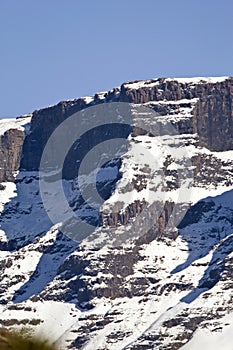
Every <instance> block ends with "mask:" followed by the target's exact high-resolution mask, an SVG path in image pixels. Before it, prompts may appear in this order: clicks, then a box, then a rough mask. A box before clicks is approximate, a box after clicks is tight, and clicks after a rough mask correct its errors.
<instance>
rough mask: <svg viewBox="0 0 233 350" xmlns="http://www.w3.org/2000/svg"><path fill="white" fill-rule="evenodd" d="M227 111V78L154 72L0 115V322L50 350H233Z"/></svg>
mask: <svg viewBox="0 0 233 350" xmlns="http://www.w3.org/2000/svg"><path fill="white" fill-rule="evenodd" d="M106 111H107V112H106ZM126 111H127V113H126ZM129 111H130V122H129V119H127V117H128V116H129ZM232 111H233V78H228V77H220V78H183V79H181V78H179V79H175V78H174V79H165V78H161V79H154V80H149V81H135V82H128V83H125V84H123V85H122V86H121V87H120V88H115V89H113V90H111V91H109V92H106V93H99V94H96V95H95V96H93V97H85V98H79V99H75V100H71V101H64V102H60V103H59V104H58V105H56V106H51V107H48V108H45V109H42V110H39V111H35V112H33V113H32V114H30V115H27V116H22V117H19V118H17V119H15V120H13V119H9V120H0V142H1V148H0V164H1V168H0V181H1V184H0V203H1V217H0V221H1V228H0V265H1V276H0V279H1V285H0V298H1V303H0V324H1V327H7V328H12V327H16V328H21V327H30V328H31V329H32V330H33V331H34V332H36V333H39V334H44V335H46V336H47V337H49V338H50V339H52V340H53V341H54V342H56V343H57V344H58V346H59V348H61V349H86V350H87V349H90V350H103V349H109V350H120V349H122V350H123V349H134V350H141V349H148V350H149V349H161V350H162V349H163V350H176V349H184V350H186V349H191V350H195V349H202V348H204V347H205V348H206V349H219V348H223V349H224V350H232V341H231V334H232V331H233V306H232V300H233V299H232V288H233V252H232V250H233V200H232V194H233V181H232V173H233V167H232V165H233V112H232ZM98 113H99V114H98ZM104 113H105V114H106V115H105V116H104V117H103V115H104ZM110 113H112V114H111V116H110ZM124 113H125V114H124ZM98 115H101V118H103V119H102V123H99V124H95V123H97V122H96V120H97V119H98ZM71 116H74V120H75V124H73V125H74V127H73V128H72V130H71V128H67V129H61V131H62V130H63V132H61V133H60V134H59V135H60V140H59V142H58V144H56V142H55V141H53V139H52V142H50V141H51V138H52V137H53V135H54V132H55V131H56V130H58V131H59V127H60V126H62V125H64V123H65V122H66V121H69V118H70V117H71ZM103 121H104V123H103ZM92 123H94V125H95V128H93V130H91V128H90V126H92ZM89 124H90V125H89ZM87 126H88V128H87ZM82 128H83V129H82ZM85 128H86V129H85ZM87 129H88V132H86V133H84V134H83V135H82V137H80V139H77V140H76V141H75V142H71V140H72V135H73V133H75V132H76V131H77V135H78V133H79V131H80V130H87ZM64 130H65V131H64ZM75 135H76V134H75ZM120 137H122V138H124V140H125V143H124V144H123V145H121V146H122V147H119V145H118V144H117V146H116V148H117V149H118V148H121V152H120V153H117V152H116V153H115V157H112V159H111V160H110V159H109V158H108V156H107V153H108V152H109V151H110V144H111V146H112V143H111V142H110V141H109V140H111V139H116V138H120ZM49 142H50V143H51V145H50V146H51V149H50V150H51V153H49V157H47V158H45V159H46V162H45V163H46V164H49V165H50V168H49V171H47V173H46V172H45V174H44V173H42V172H41V159H43V157H44V153H43V152H44V150H45V149H46V147H48V144H49ZM54 142H55V143H54ZM66 142H67V145H68V144H69V142H71V149H70V150H69V152H68V153H67V155H66V157H65V159H64V168H63V169H62V170H61V169H59V167H57V163H56V160H57V159H59V155H60V154H61V153H62V148H63V147H64V145H66ZM109 142H110V143H109ZM59 143H61V148H59ZM99 144H102V146H103V147H102V148H100V150H99V153H97V154H98V156H99V155H100V156H99V158H101V159H99V160H100V164H101V166H99V165H98V167H99V168H98V167H97V165H96V164H95V162H94V154H95V153H91V151H92V149H94V151H96V150H97V148H96V147H97V146H98V145H99ZM55 146H57V147H58V148H59V149H58V148H57V147H55ZM94 151H93V152H94ZM107 151H108V152H107ZM96 152H97V151H96ZM88 154H90V157H89V158H90V159H91V161H90V160H89V163H88V165H89V164H90V163H93V164H91V165H92V168H91V169H89V168H88V169H86V172H83V173H80V172H81V170H82V167H81V164H82V163H84V162H85V160H86V159H87V158H86V156H88ZM113 154H114V152H113ZM96 167H97V168H98V171H95V168H96ZM59 174H60V175H59ZM59 176H61V177H62V187H63V189H64V193H65V195H66V198H67V203H68V206H66V205H65V204H64V203H62V205H61V201H60V193H59V186H58V179H59ZM41 181H43V183H45V185H46V191H45V187H43V186H44V185H43V184H42V183H41ZM92 193H97V194H99V196H100V197H101V198H102V201H101V203H100V204H99V205H97V206H96V200H97V201H98V199H99V197H98V196H97V197H95V196H93V197H92V196H90V194H92ZM63 204H64V205H63ZM69 210H71V211H72V212H73V213H75V215H76V216H77V217H79V218H80V219H81V220H80V222H83V223H86V224H88V227H89V228H90V227H91V231H88V233H87V232H86V231H85V228H84V226H82V225H80V226H78V225H73V221H72V220H70V217H69V216H68V215H67V212H69ZM74 238H75V239H74Z"/></svg>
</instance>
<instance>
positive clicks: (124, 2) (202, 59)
mask: <svg viewBox="0 0 233 350" xmlns="http://www.w3.org/2000/svg"><path fill="white" fill-rule="evenodd" d="M232 16H233V1H232V0H118V1H115V0H39V1H37V0H0V44H1V46H0V50H1V52H0V96H1V103H0V117H1V118H3V117H13V116H18V115H21V114H25V113H28V112H31V111H33V110H35V109H39V108H42V107H45V106H47V105H50V104H54V103H57V102H59V101H60V100H65V99H69V98H75V97H81V96H86V95H91V94H94V93H95V92H97V91H104V90H109V89H111V88H113V87H114V86H119V85H120V84H121V83H123V82H124V81H128V80H136V79H151V78H155V77H165V76H170V77H172V76H173V77H175V76H176V77H178V76H180V77H190V76H219V75H233V19H232Z"/></svg>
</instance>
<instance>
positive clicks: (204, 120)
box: [21, 78, 233, 170]
mask: <svg viewBox="0 0 233 350" xmlns="http://www.w3.org/2000/svg"><path fill="white" fill-rule="evenodd" d="M152 82H153V81H152ZM150 84H151V81H150V82H149V83H148V86H145V87H142V88H141V87H139V88H137V89H134V88H133V89H132V88H131V84H123V85H122V86H121V90H120V92H119V91H118V89H115V90H113V91H110V92H108V93H106V94H105V99H104V100H103V99H98V95H97V97H95V98H94V99H93V100H92V101H91V102H89V101H86V100H85V99H77V100H74V101H68V102H61V103H59V104H58V105H56V106H54V107H49V108H46V109H42V110H39V111H35V112H34V113H33V117H32V123H31V133H30V135H29V136H27V138H26V140H25V143H24V147H23V158H22V163H21V167H22V169H26V170H38V168H39V164H40V159H41V155H42V151H43V149H44V146H45V144H46V142H47V140H48V138H49V136H50V135H51V133H52V132H53V131H54V130H55V128H56V127H57V126H58V125H59V124H60V123H61V122H62V121H64V120H65V119H66V118H68V117H69V116H70V115H72V114H74V113H76V112H78V111H80V110H82V109H84V108H87V107H89V106H90V105H93V104H99V103H103V102H129V103H135V104H138V103H140V104H141V103H147V102H150V101H158V102H159V101H164V100H167V101H174V102H175V101H177V100H181V99H189V100H190V99H194V98H197V99H198V100H197V103H196V106H195V108H194V111H193V114H194V118H193V120H192V121H190V120H188V119H187V120H186V121H182V122H179V124H178V125H177V128H178V129H179V131H181V132H182V133H197V134H198V135H199V140H200V145H201V146H205V147H207V148H209V149H210V150H212V151H224V150H229V149H232V147H233V141H232V140H233V78H229V79H228V80H226V81H223V82H219V83H216V84H210V83H207V82H203V83H200V84H197V85H192V84H188V83H179V82H177V81H175V80H172V81H167V80H166V79H158V80H157V85H155V86H152V87H151V86H150ZM186 105H187V103H186ZM168 108H169V107H168ZM155 110H156V111H158V112H159V113H161V114H162V113H166V112H167V109H166V108H164V107H163V109H162V107H161V106H160V107H159V106H158V107H155Z"/></svg>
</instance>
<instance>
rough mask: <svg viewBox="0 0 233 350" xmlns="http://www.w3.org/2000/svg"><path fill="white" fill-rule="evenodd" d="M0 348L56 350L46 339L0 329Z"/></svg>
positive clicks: (8, 349) (10, 349) (7, 349)
mask: <svg viewBox="0 0 233 350" xmlns="http://www.w3.org/2000/svg"><path fill="white" fill-rule="evenodd" d="M0 349H1V350H57V348H56V347H55V346H54V345H51V344H50V343H49V342H48V341H47V340H44V339H42V338H39V337H32V336H29V335H28V334H27V333H26V332H22V333H21V334H20V333H19V332H14V331H5V330H4V331H0Z"/></svg>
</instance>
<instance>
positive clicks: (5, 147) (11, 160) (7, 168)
mask: <svg viewBox="0 0 233 350" xmlns="http://www.w3.org/2000/svg"><path fill="white" fill-rule="evenodd" d="M24 139H25V133H24V132H23V131H21V130H17V129H10V130H7V131H6V132H5V133H4V135H1V136H0V164H1V166H0V182H3V181H14V178H15V177H14V175H15V174H16V172H17V170H19V167H20V161H21V156H22V148H23V143H24Z"/></svg>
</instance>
